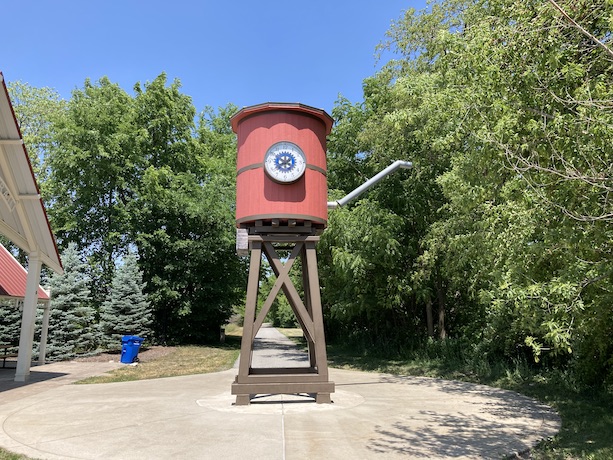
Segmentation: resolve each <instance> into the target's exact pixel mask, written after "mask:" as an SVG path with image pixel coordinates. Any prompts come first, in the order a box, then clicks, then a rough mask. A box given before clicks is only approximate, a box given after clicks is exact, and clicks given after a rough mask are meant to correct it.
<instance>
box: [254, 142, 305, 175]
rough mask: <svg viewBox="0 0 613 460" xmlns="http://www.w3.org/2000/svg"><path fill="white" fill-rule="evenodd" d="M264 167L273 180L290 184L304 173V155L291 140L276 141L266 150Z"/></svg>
mask: <svg viewBox="0 0 613 460" xmlns="http://www.w3.org/2000/svg"><path fill="white" fill-rule="evenodd" d="M264 169H265V170H266V173H267V174H268V175H269V176H270V178H271V179H273V180H274V181H277V182H281V183H283V184H290V183H292V182H296V181H297V180H298V179H300V178H301V177H302V175H303V174H304V171H305V169H306V157H305V155H304V152H303V151H302V149H301V148H300V147H298V146H297V145H296V144H294V143H293V142H288V141H283V142H277V143H276V144H273V145H272V146H271V147H270V148H269V149H268V150H267V151H266V155H265V157H264Z"/></svg>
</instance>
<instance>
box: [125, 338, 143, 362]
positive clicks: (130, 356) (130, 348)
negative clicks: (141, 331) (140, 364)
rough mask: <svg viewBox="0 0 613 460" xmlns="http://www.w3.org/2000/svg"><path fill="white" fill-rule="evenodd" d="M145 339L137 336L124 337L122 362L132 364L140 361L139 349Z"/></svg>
mask: <svg viewBox="0 0 613 460" xmlns="http://www.w3.org/2000/svg"><path fill="white" fill-rule="evenodd" d="M143 341H144V339H143V338H141V337H138V336H136V335H124V336H123V337H122V338H121V362H122V363H124V364H131V363H133V362H135V361H138V349H139V348H140V346H141V345H142V344H143Z"/></svg>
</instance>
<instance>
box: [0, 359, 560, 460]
mask: <svg viewBox="0 0 613 460" xmlns="http://www.w3.org/2000/svg"><path fill="white" fill-rule="evenodd" d="M58 364H59V363H58ZM77 364H78V363H77ZM86 364H87V365H90V364H91V363H86ZM71 366H72V367H74V365H73V364H71ZM42 367H45V366H42ZM59 367H60V366H55V368H54V372H58V373H61V371H60V369H59ZM76 367H77V368H78V366H76ZM38 369H40V368H38ZM68 371H69V370H67V372H68ZM235 375H236V370H235V369H230V370H228V371H224V372H219V373H215V374H204V375H192V376H185V377H173V378H166V379H158V380H149V381H139V382H126V383H113V384H103V385H67V384H66V383H70V381H71V379H69V378H66V379H65V384H56V385H47V386H46V387H45V388H43V389H41V387H40V386H39V387H38V389H37V390H35V391H34V389H35V387H36V385H33V386H32V390H33V391H31V392H29V393H28V387H27V386H25V387H19V388H16V389H12V390H11V389H9V390H5V391H3V392H1V393H0V397H4V396H10V394H11V392H13V391H16V390H17V391H19V392H20V393H19V397H13V398H11V397H9V398H6V399H4V398H3V401H6V402H3V403H2V404H1V405H0V427H1V429H0V446H2V447H4V448H6V449H8V450H11V451H14V452H18V453H22V454H25V455H28V456H31V457H34V458H40V459H68V458H71V459H75V458H78V459H94V458H105V459H125V458H131V457H134V458H148V459H167V458H176V457H179V458H220V457H224V458H228V459H234V458H237V459H238V458H241V459H294V458H296V459H298V458H315V457H316V456H317V457H321V458H327V459H337V458H338V459H345V458H361V459H371V458H372V459H380V458H381V457H382V456H384V457H385V458H399V459H400V458H402V459H407V458H418V459H423V458H454V459H461V458H466V459H468V458H471V459H474V458H497V459H499V458H501V457H503V456H505V455H510V454H513V453H515V452H523V451H525V450H527V449H530V448H532V447H533V446H534V445H536V444H537V443H538V442H539V441H540V440H541V439H544V438H548V437H550V436H553V435H555V434H556V433H557V432H558V431H559V429H560V425H561V423H560V418H559V417H558V415H557V414H556V413H555V411H553V410H552V409H551V408H549V407H547V406H545V405H543V404H540V403H538V402H537V401H534V400H532V399H530V398H527V397H525V396H522V395H519V394H517V393H514V392H510V391H505V390H500V389H496V388H491V387H487V386H483V385H474V384H469V383H463V382H455V381H446V380H437V379H429V378H421V377H401V376H394V375H388V374H377V373H367V372H359V371H349V370H341V369H330V378H331V380H333V381H335V383H336V389H337V391H336V393H334V394H332V400H333V403H332V404H315V403H314V402H313V400H312V399H310V398H308V397H306V396H296V395H270V396H265V395H261V396H260V397H259V398H257V399H256V400H254V402H253V403H252V404H251V405H249V406H235V405H233V402H234V397H233V396H231V395H230V386H231V382H232V380H233V379H234V376H235Z"/></svg>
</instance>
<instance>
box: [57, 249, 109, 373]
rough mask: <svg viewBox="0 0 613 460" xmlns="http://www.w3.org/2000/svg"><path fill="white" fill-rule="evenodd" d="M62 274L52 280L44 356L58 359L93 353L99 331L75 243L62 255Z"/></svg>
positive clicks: (85, 264) (85, 275)
mask: <svg viewBox="0 0 613 460" xmlns="http://www.w3.org/2000/svg"><path fill="white" fill-rule="evenodd" d="M62 264H63V266H64V273H63V274H62V275H58V274H55V275H54V276H53V277H52V279H51V314H50V317H49V336H48V346H47V357H48V359H49V360H51V361H53V360H61V359H66V358H70V357H72V356H75V355H78V354H83V353H88V352H92V351H94V350H96V349H97V348H98V343H99V331H98V326H97V318H96V312H95V310H94V308H93V307H92V301H91V295H90V290H89V285H90V276H89V274H88V272H89V267H88V265H87V263H85V262H84V261H82V260H81V256H80V254H79V251H78V249H77V246H76V244H75V243H69V245H68V247H67V248H66V250H64V252H63V253H62Z"/></svg>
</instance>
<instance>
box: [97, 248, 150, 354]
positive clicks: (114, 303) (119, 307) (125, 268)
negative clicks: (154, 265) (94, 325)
mask: <svg viewBox="0 0 613 460" xmlns="http://www.w3.org/2000/svg"><path fill="white" fill-rule="evenodd" d="M145 286H146V283H144V282H143V276H142V273H141V271H140V270H139V268H138V261H137V258H136V255H134V254H132V253H129V254H127V255H126V256H125V257H123V258H122V260H121V264H120V265H119V266H118V267H117V268H116V270H115V275H114V276H113V282H112V284H111V292H110V294H109V296H108V298H107V300H106V301H105V302H104V304H103V305H102V308H101V310H100V329H101V332H102V334H103V340H104V342H105V343H106V344H107V347H110V348H113V347H119V346H120V344H121V337H122V336H124V335H137V336H139V337H142V338H150V336H151V322H152V319H153V318H152V313H151V306H150V302H149V301H148V300H147V297H146V296H145V294H144V292H143V291H144V289H145Z"/></svg>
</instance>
